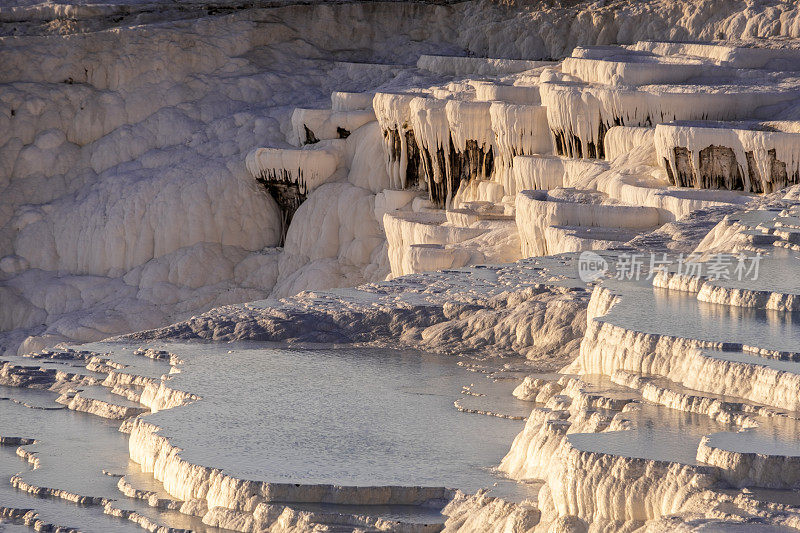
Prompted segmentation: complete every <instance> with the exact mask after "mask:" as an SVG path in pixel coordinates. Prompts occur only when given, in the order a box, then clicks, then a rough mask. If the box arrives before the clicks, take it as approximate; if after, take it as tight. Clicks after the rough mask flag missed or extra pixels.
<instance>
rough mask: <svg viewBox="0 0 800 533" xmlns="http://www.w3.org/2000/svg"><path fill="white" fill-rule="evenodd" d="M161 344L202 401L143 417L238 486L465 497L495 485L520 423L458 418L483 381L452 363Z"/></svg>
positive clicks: (179, 379) (358, 352) (511, 406)
mask: <svg viewBox="0 0 800 533" xmlns="http://www.w3.org/2000/svg"><path fill="white" fill-rule="evenodd" d="M165 348H166V349H168V350H170V351H172V352H174V353H176V354H178V355H179V356H180V357H181V358H182V359H184V361H185V365H184V366H183V369H182V372H181V373H180V374H176V375H175V376H174V378H173V380H172V381H171V384H170V386H171V387H175V388H178V389H182V390H188V391H191V392H194V393H197V394H199V395H200V396H201V397H202V398H203V400H202V401H199V402H195V403H193V404H191V405H189V406H187V407H185V408H181V409H175V410H171V411H164V412H160V413H157V414H155V415H151V416H148V417H147V418H148V419H149V420H152V421H153V422H155V423H156V424H158V425H159V426H162V427H163V428H164V430H163V432H162V433H163V434H165V435H167V436H169V437H170V439H171V440H172V442H173V443H174V444H176V445H177V446H179V447H180V448H182V449H184V452H182V456H183V457H184V458H186V459H187V460H189V461H190V462H192V463H196V464H202V465H207V466H214V467H218V468H222V469H224V470H225V471H226V472H228V473H230V474H232V475H235V476H237V477H242V478H245V479H253V480H261V481H272V482H291V483H307V484H315V483H333V484H343V485H360V486H374V485H407V486H417V485H419V486H446V487H450V488H461V489H465V490H469V491H474V490H477V489H479V488H482V487H489V486H491V485H492V484H493V483H495V482H497V481H498V479H497V478H495V477H494V476H493V475H492V474H491V473H490V471H489V469H491V468H492V467H494V466H495V465H497V464H498V463H499V462H500V459H502V457H503V456H504V455H505V453H506V452H507V451H508V446H509V444H510V443H511V442H512V441H513V439H514V437H515V436H516V434H517V433H519V431H520V430H521V429H522V427H523V425H524V422H522V421H513V420H506V419H500V418H496V417H490V416H481V415H474V414H469V413H461V412H459V411H457V410H456V409H455V408H454V406H453V401H454V400H456V399H458V398H459V397H460V396H461V390H462V387H463V386H464V385H469V384H470V383H475V382H478V381H480V380H482V381H486V382H488V381H489V380H488V378H487V377H485V376H484V375H483V374H476V373H473V372H469V371H467V370H465V369H464V368H461V367H459V366H458V365H457V364H456V358H454V357H443V356H435V355H427V354H420V353H417V352H400V351H397V352H392V351H387V350H377V349H372V348H363V349H337V350H321V349H299V348H298V349H286V348H263V347H260V346H258V345H253V344H250V345H247V344H237V345H222V346H220V345H211V344H207V345H200V344H184V345H175V344H170V345H166V346H165ZM229 350H232V353H228V351H229ZM489 385H490V386H491V383H490V384H489ZM481 386H482V387H483V386H484V384H482V385H481ZM502 386H503V387H504V388H507V389H510V386H508V385H505V384H503V385H502ZM487 398H488V399H489V400H490V401H489V403H490V405H491V407H492V408H495V409H507V410H516V409H517V407H516V404H517V403H519V402H518V400H515V399H514V398H513V397H511V396H510V394H509V395H506V396H505V405H503V402H502V401H499V400H498V399H497V398H496V397H494V396H487ZM529 412H530V408H528V409H527V413H526V414H528V413H529ZM198 428H202V430H198Z"/></svg>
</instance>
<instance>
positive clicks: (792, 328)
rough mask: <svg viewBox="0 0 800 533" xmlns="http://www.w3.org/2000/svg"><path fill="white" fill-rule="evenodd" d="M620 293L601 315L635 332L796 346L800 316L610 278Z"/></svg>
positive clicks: (771, 347)
mask: <svg viewBox="0 0 800 533" xmlns="http://www.w3.org/2000/svg"><path fill="white" fill-rule="evenodd" d="M609 287H611V288H612V290H613V291H614V292H615V293H617V294H620V295H621V299H620V301H619V303H617V304H616V305H615V306H614V307H612V308H611V311H610V312H609V313H608V314H607V315H606V316H605V317H603V318H602V319H601V320H602V321H604V322H611V323H613V324H616V325H619V326H622V327H624V328H627V329H631V330H634V331H642V332H645V333H655V334H660V335H672V336H677V337H686V338H692V339H700V340H706V341H712V342H729V343H739V344H745V345H750V346H757V347H759V348H765V349H769V350H779V351H798V348H800V327H797V325H798V323H800V315H798V314H797V313H791V312H780V311H765V310H763V309H752V308H741V307H734V306H727V305H718V304H710V303H706V302H699V301H698V300H697V298H696V295H694V294H692V293H686V292H681V291H671V290H668V289H661V288H656V287H653V286H652V285H650V284H649V283H648V282H646V281H643V282H640V283H625V284H620V283H614V282H611V283H609Z"/></svg>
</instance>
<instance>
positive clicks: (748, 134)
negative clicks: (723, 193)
mask: <svg viewBox="0 0 800 533" xmlns="http://www.w3.org/2000/svg"><path fill="white" fill-rule="evenodd" d="M774 124H780V123H774ZM774 124H773V125H766V124H760V123H756V122H753V123H749V124H748V123H730V124H725V123H702V122H698V123H696V124H692V123H675V124H659V125H658V126H657V127H656V130H655V138H654V142H655V146H656V154H657V157H658V161H659V162H660V163H661V164H663V165H664V168H665V169H666V171H667V174H668V176H669V179H670V181H671V182H672V183H673V184H675V185H678V186H681V187H695V188H703V189H731V190H743V191H746V192H756V193H760V192H772V191H776V190H779V189H782V188H783V187H786V186H787V185H790V184H795V183H800V133H794V132H784V131H764V130H765V129H767V128H770V129H771V128H773V127H774ZM787 126H789V127H790V128H791V125H787Z"/></svg>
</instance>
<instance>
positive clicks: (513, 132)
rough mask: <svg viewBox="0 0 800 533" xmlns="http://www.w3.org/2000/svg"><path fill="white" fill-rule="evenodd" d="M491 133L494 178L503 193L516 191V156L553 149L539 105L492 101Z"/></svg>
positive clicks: (544, 114) (543, 114)
mask: <svg viewBox="0 0 800 533" xmlns="http://www.w3.org/2000/svg"><path fill="white" fill-rule="evenodd" d="M489 114H490V116H491V121H492V130H493V131H494V136H495V147H496V148H497V151H496V154H495V165H494V167H495V179H496V180H497V181H499V182H500V183H502V184H503V188H504V190H505V193H506V194H507V195H512V194H516V192H517V189H516V185H515V183H514V176H513V173H512V167H513V164H514V163H513V162H514V158H515V157H516V156H519V155H533V154H549V153H550V152H552V150H553V144H552V140H551V137H550V128H549V125H548V123H547V109H546V108H545V107H544V106H539V105H515V104H507V103H505V102H493V103H492V105H491V107H490V108H489Z"/></svg>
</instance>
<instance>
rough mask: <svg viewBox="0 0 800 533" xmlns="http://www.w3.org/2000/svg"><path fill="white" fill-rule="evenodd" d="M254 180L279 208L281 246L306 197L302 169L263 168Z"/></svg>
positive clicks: (306, 189)
mask: <svg viewBox="0 0 800 533" xmlns="http://www.w3.org/2000/svg"><path fill="white" fill-rule="evenodd" d="M317 142H318V141H317ZM256 180H257V181H258V182H259V183H260V184H261V185H263V186H264V188H265V189H266V190H267V192H268V193H269V195H270V196H272V198H273V199H274V200H275V203H277V204H278V207H279V208H280V210H281V242H280V245H281V246H283V244H284V243H285V242H286V232H287V231H288V230H289V226H290V225H291V223H292V217H293V216H294V214H295V213H296V212H297V209H298V208H299V207H300V204H302V203H303V202H304V201H305V200H306V198H307V197H308V188H307V187H306V184H305V181H304V180H303V171H302V169H299V168H298V169H297V170H296V171H295V172H291V171H289V170H286V169H280V170H277V169H273V170H264V171H262V172H261V175H260V176H259V177H257V178H256Z"/></svg>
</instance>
